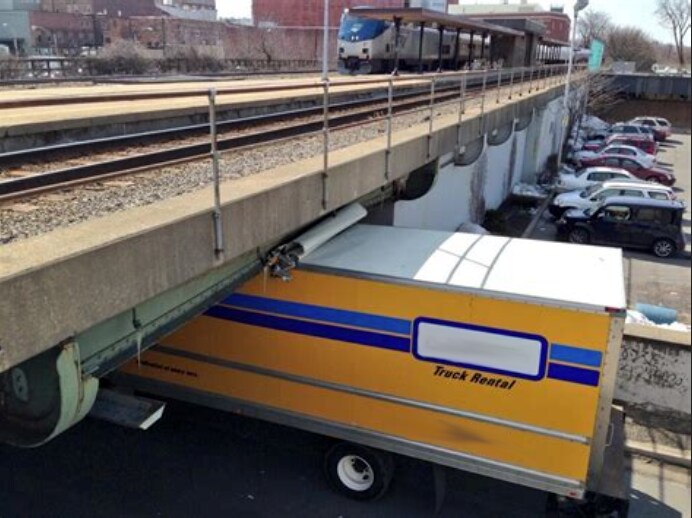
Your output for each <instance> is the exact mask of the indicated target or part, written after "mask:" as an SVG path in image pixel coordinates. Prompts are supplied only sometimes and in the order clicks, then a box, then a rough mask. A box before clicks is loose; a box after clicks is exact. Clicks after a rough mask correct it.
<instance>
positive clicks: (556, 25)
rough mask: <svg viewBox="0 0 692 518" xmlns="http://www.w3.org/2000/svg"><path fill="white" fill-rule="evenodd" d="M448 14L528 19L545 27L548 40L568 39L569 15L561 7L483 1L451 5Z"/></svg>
mask: <svg viewBox="0 0 692 518" xmlns="http://www.w3.org/2000/svg"><path fill="white" fill-rule="evenodd" d="M449 14H463V15H467V16H472V17H474V18H482V19H484V20H489V21H492V20H508V19H528V20H531V21H536V22H540V23H542V24H543V26H544V27H545V34H544V37H545V38H546V39H549V40H553V41H559V42H564V43H568V42H569V39H570V27H571V20H570V17H569V16H567V15H566V14H565V13H564V9H563V8H562V7H556V8H553V9H551V10H550V11H546V10H545V9H543V7H542V6H541V5H539V4H529V3H528V2H527V1H526V0H522V1H521V3H519V4H509V3H504V2H503V3H485V4H472V5H451V4H450V6H449Z"/></svg>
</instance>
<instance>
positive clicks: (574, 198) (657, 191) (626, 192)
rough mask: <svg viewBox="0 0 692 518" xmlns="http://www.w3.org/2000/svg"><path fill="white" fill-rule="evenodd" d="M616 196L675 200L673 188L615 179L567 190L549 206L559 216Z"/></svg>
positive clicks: (590, 207)
mask: <svg viewBox="0 0 692 518" xmlns="http://www.w3.org/2000/svg"><path fill="white" fill-rule="evenodd" d="M614 196H629V197H632V198H649V199H652V200H675V199H677V196H676V194H675V192H673V189H671V188H670V187H666V186H664V185H657V184H653V183H647V182H642V181H639V182H632V181H624V182H623V181H618V180H613V181H609V182H603V183H602V184H596V185H592V186H591V187H588V188H586V189H583V190H581V191H571V192H565V193H562V194H560V195H558V196H556V197H555V199H554V200H553V202H552V204H551V205H550V207H549V210H550V213H551V214H552V215H553V216H554V217H556V218H559V217H560V216H562V215H563V214H564V213H565V212H566V211H568V210H571V209H582V210H583V209H595V208H596V207H598V206H599V205H600V204H601V203H603V201H605V200H607V199H608V198H612V197H614Z"/></svg>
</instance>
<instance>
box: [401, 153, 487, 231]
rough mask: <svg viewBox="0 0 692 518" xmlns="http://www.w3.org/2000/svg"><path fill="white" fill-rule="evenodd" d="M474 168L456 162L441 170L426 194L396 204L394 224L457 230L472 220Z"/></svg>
mask: <svg viewBox="0 0 692 518" xmlns="http://www.w3.org/2000/svg"><path fill="white" fill-rule="evenodd" d="M484 153H485V151H484ZM474 168H475V164H471V165H467V166H462V167H457V166H455V165H454V164H453V163H452V164H450V165H448V166H446V167H443V168H442V169H440V171H439V172H438V173H437V176H436V177H435V181H434V182H433V186H432V187H431V188H430V190H429V191H428V192H427V193H426V194H425V195H423V196H422V197H421V198H418V199H416V200H402V201H397V202H396V203H395V204H394V226H395V227H409V228H424V229H430V230H448V231H454V230H456V229H457V228H459V226H460V225H461V224H462V223H465V222H467V221H469V219H470V210H471V191H472V189H471V179H472V177H473V173H474Z"/></svg>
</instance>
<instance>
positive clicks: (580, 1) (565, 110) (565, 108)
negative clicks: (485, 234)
mask: <svg viewBox="0 0 692 518" xmlns="http://www.w3.org/2000/svg"><path fill="white" fill-rule="evenodd" d="M588 5H589V0H577V1H576V3H575V4H574V21H573V22H572V38H571V40H570V42H569V62H568V63H569V64H568V65H567V82H566V83H565V99H564V102H563V104H562V114H563V119H562V124H561V125H560V128H561V130H560V147H559V149H558V155H557V167H558V171H559V169H560V166H561V165H562V154H563V149H564V147H565V128H566V127H567V125H568V124H569V89H570V82H571V80H572V67H573V66H574V40H576V39H577V20H578V18H579V11H583V10H584V9H586V8H587V7H588ZM570 129H571V128H570Z"/></svg>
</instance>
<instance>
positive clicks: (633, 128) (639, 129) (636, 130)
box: [591, 122, 653, 139]
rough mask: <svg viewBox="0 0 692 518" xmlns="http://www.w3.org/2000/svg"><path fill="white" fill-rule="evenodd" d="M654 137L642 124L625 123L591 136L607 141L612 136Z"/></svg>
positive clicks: (593, 133) (619, 123) (596, 132)
mask: <svg viewBox="0 0 692 518" xmlns="http://www.w3.org/2000/svg"><path fill="white" fill-rule="evenodd" d="M616 134H618V135H646V134H648V135H650V136H653V135H652V132H651V131H647V130H646V129H645V128H644V127H643V126H642V125H640V124H628V123H625V122H617V123H615V124H613V125H612V126H610V128H608V129H601V130H598V131H594V132H592V134H591V136H592V138H594V139H599V138H601V139H605V138H608V137H609V136H610V135H616Z"/></svg>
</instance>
